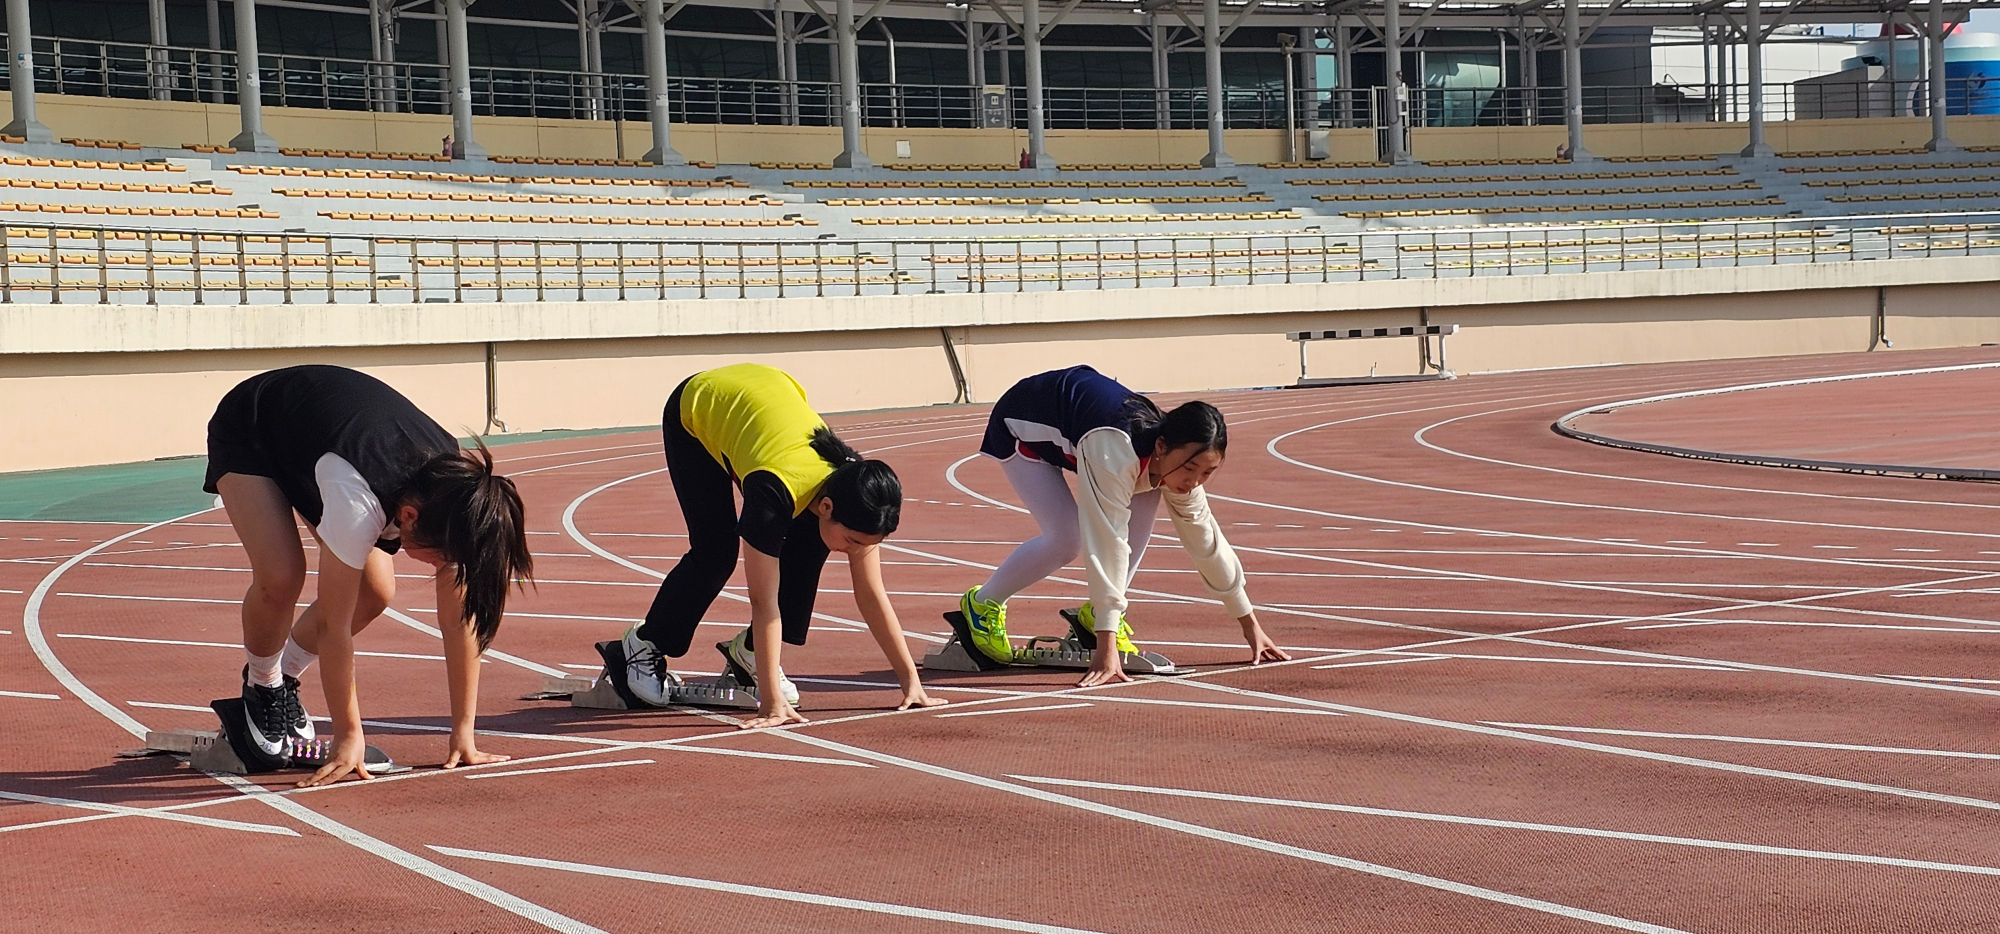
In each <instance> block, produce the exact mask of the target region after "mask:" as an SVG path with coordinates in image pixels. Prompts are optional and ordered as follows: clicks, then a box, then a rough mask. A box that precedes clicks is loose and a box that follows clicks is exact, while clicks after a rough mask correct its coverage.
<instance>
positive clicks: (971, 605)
mask: <svg viewBox="0 0 2000 934" xmlns="http://www.w3.org/2000/svg"><path fill="white" fill-rule="evenodd" d="M958 611H959V612H960V613H963V614H965V623H966V628H968V629H970V630H972V647H973V648H975V649H978V650H979V654H981V655H984V656H986V657H987V658H990V659H992V660H994V661H996V662H1001V663H1003V664H1013V662H1014V644H1013V643H1012V642H1009V641H1007V604H1005V603H990V602H988V601H985V600H981V599H979V588H977V587H974V588H972V589H971V590H968V591H966V592H965V595H964V596H961V597H959V598H958Z"/></svg>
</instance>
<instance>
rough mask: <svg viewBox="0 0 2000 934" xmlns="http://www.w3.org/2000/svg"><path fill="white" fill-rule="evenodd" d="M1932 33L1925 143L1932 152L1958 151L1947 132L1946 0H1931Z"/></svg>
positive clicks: (1929, 37) (1930, 36)
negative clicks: (1928, 122)
mask: <svg viewBox="0 0 2000 934" xmlns="http://www.w3.org/2000/svg"><path fill="white" fill-rule="evenodd" d="M1929 13H1930V20H1931V21H1930V29H1929V30H1928V31H1929V33H1930V35H1929V36H1927V37H1926V38H1928V39H1929V40H1930V46H1931V56H1930V58H1931V62H1930V64H1931V69H1930V91H1929V93H1928V94H1927V95H1926V96H1927V97H1928V98H1929V101H1930V103H1929V107H1930V112H1931V141H1930V142H1928V143H1925V144H1924V149H1926V150H1928V151H1930V152H1957V151H1958V144H1957V143H1954V142H1952V141H1951V137H1950V136H1947V135H1946V134H1945V126H1944V117H1945V93H1944V92H1945V76H1944V64H1945V63H1944V39H1945V35H1944V31H1945V23H1944V0H1931V3H1930V10H1929Z"/></svg>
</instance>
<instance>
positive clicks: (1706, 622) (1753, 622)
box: [1625, 619, 2000, 636]
mask: <svg viewBox="0 0 2000 934" xmlns="http://www.w3.org/2000/svg"><path fill="white" fill-rule="evenodd" d="M1690 626H1803V627H1807V628H1813V629H1904V630H1909V631H1911V632H1972V633H1979V634H1981V635H1988V636H1991V635H2000V629H1981V628H1978V627H1963V626H1894V625H1890V624H1888V623H1808V622H1800V621H1795V620H1777V619H1696V620H1687V621H1685V622H1678V623H1649V624H1647V625H1644V626H1627V627H1625V628H1626V629H1686V628H1688V627H1690Z"/></svg>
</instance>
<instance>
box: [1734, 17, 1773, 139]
mask: <svg viewBox="0 0 2000 934" xmlns="http://www.w3.org/2000/svg"><path fill="white" fill-rule="evenodd" d="M1763 6H1764V0H1748V2H1747V3H1745V4H1743V39H1744V42H1745V43H1747V45H1745V47H1744V52H1745V53H1746V57H1745V60H1746V64H1748V65H1749V68H1748V69H1746V70H1747V71H1748V72H1749V73H1750V145H1748V146H1745V147H1743V153H1742V155H1743V156H1744V158H1748V159H1763V158H1767V157H1769V156H1775V155H1777V152H1775V151H1773V150H1772V149H1771V145H1770V144H1769V143H1766V142H1764V28H1763V26H1762V25H1761V24H1760V23H1759V22H1758V19H1759V13H1760V10H1761V8H1762V7H1763Z"/></svg>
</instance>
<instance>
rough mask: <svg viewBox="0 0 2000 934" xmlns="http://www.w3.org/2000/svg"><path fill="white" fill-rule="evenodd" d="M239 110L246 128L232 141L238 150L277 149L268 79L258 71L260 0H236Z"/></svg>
mask: <svg viewBox="0 0 2000 934" xmlns="http://www.w3.org/2000/svg"><path fill="white" fill-rule="evenodd" d="M234 6H235V7H236V110H237V112H238V113H239V114H241V115H242V117H241V119H242V122H243V131H242V132H240V133H238V134H236V138H235V139H232V140H230V141H229V145H230V146H231V147H232V148H234V149H235V150H236V151H237V152H277V151H278V141H277V140H274V139H272V138H271V136H270V134H268V133H265V132H264V80H263V77H262V76H261V75H260V74H259V73H258V64H257V62H258V56H257V0H235V4H234Z"/></svg>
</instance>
